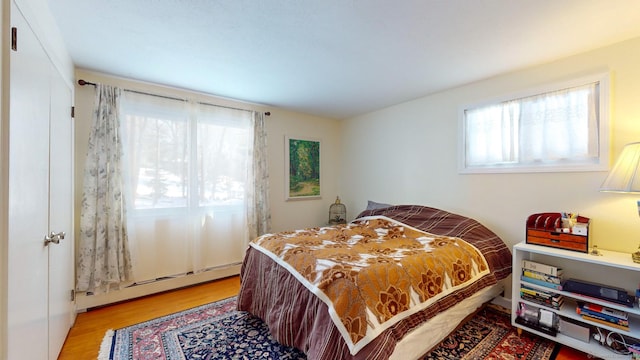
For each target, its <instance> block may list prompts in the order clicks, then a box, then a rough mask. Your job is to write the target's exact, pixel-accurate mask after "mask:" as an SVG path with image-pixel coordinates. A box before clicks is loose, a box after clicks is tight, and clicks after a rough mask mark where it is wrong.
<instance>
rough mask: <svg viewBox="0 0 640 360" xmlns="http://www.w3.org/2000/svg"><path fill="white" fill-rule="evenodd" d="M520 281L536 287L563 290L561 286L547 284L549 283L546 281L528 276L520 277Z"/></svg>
mask: <svg viewBox="0 0 640 360" xmlns="http://www.w3.org/2000/svg"><path fill="white" fill-rule="evenodd" d="M520 280H522V281H526V282H528V283H531V284H534V285H539V286H544V287H548V288H549V289H555V290H562V285H560V284H555V283H550V282H547V281H544V280H540V279H535V278H531V277H528V276H525V275H521V276H520Z"/></svg>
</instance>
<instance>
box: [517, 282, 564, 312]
mask: <svg viewBox="0 0 640 360" xmlns="http://www.w3.org/2000/svg"><path fill="white" fill-rule="evenodd" d="M520 297H521V298H522V299H523V300H527V301H530V302H533V303H535V304H538V305H544V306H547V307H551V308H554V309H559V308H560V306H562V304H563V303H564V297H563V296H562V295H558V294H555V293H552V292H547V291H543V290H538V289H534V288H530V287H527V286H526V285H522V286H521V287H520Z"/></svg>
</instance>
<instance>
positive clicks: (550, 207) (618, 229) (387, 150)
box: [341, 38, 640, 252]
mask: <svg viewBox="0 0 640 360" xmlns="http://www.w3.org/2000/svg"><path fill="white" fill-rule="evenodd" d="M496 56H500V55H499V54H496ZM639 63H640V38H638V39H634V40H630V41H626V42H623V43H619V44H616V45H613V46H610V47H606V48H602V49H599V50H596V51H592V52H589V53H585V54H580V55H576V56H573V57H570V58H567V59H563V60H561V61H557V62H553V63H550V64H545V65H541V66H537V67H534V68H530V69H524V70H521V71H517V72H513V73H509V74H505V75H501V76H497V77H494V78H491V79H486V80H484V81H479V82H476V83H473V84H469V85H466V86H462V87H459V88H455V89H452V90H449V91H444V92H440V93H437V94H433V95H429V96H425V97H423V98H420V99H416V100H414V101H410V102H407V103H403V104H398V105H396V106H392V107H389V108H386V109H383V110H380V111H376V112H373V113H369V114H366V115H362V116H358V117H355V118H352V119H349V120H346V121H344V123H343V124H342V125H343V126H342V139H343V143H342V147H343V153H344V161H343V163H342V174H341V179H342V180H341V192H342V195H343V197H344V200H345V202H346V204H347V206H348V207H350V208H352V209H355V208H363V207H364V206H365V205H366V201H367V200H368V199H371V200H377V201H381V202H389V203H394V204H421V205H427V206H432V207H437V208H442V209H445V210H448V211H451V212H455V213H459V214H462V215H466V216H470V217H473V218H475V219H477V220H479V221H480V222H482V223H484V224H485V225H486V226H487V227H489V228H490V229H492V230H493V231H495V232H496V233H497V234H498V235H499V236H501V237H502V238H503V239H504V241H505V242H506V243H507V244H508V245H510V246H512V245H513V244H516V243H518V242H521V241H523V240H524V233H525V228H524V225H525V220H526V218H527V216H528V215H530V214H533V213H536V212H545V211H571V212H578V213H580V214H582V215H584V216H587V217H590V218H591V219H592V229H591V230H592V231H591V235H590V240H591V241H592V243H594V244H597V245H598V247H599V248H602V249H610V250H617V251H623V252H633V251H635V249H636V248H637V247H638V245H639V244H640V218H639V217H638V212H637V209H636V205H635V200H637V199H638V198H639V197H637V196H632V195H624V194H610V193H600V192H599V191H598V189H599V186H600V184H601V183H602V181H603V180H604V179H605V177H606V174H607V173H606V172H572V173H527V174H477V175H461V174H458V172H457V162H456V161H457V141H458V108H459V106H461V105H464V104H467V103H470V102H471V103H473V102H477V101H481V100H485V99H490V98H493V97H496V96H500V95H504V94H508V93H512V92H518V91H521V90H526V89H528V88H531V87H536V86H538V85H541V84H545V83H549V82H555V81H560V80H563V79H569V78H572V77H579V76H581V75H587V74H590V73H596V72H598V71H602V70H607V69H608V70H610V72H611V80H612V81H611V102H610V110H611V119H610V121H611V128H610V129H611V130H610V131H611V134H610V135H611V150H610V151H611V158H612V159H615V158H617V155H618V154H619V153H620V151H621V149H622V147H623V146H624V145H625V144H627V143H629V142H633V141H640V101H639V99H640V66H638V64H639ZM452 71H455V69H452ZM351 215H355V213H354V212H352V213H351Z"/></svg>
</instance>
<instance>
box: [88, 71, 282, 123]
mask: <svg viewBox="0 0 640 360" xmlns="http://www.w3.org/2000/svg"><path fill="white" fill-rule="evenodd" d="M78 85H80V86H85V85H91V86H96V85H97V84H96V83H93V82H90V81H86V80H83V79H79V80H78ZM124 91H128V92H132V93H136V94H142V95H151V96H158V97H162V98H166V99H172V100H183V101H184V99H179V98H174V97H170V96H163V95H157V94H151V93H146V92H142V91H136V90H129V89H124ZM202 104H205V105H213V104H206V103H202ZM213 106H220V107H223V108H227V109H233V110H243V111H249V110H247V109H240V108H234V107H231V106H224V105H213ZM264 115H265V116H271V112H270V111H265V112H264Z"/></svg>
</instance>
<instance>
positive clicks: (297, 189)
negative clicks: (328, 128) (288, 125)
mask: <svg viewBox="0 0 640 360" xmlns="http://www.w3.org/2000/svg"><path fill="white" fill-rule="evenodd" d="M284 140H285V141H284V149H285V199H286V200H305V199H320V198H321V197H322V196H321V188H322V181H321V179H322V177H321V169H322V168H321V166H320V164H321V163H320V160H321V141H320V139H314V138H306V137H299V136H295V137H294V136H286V135H285V137H284Z"/></svg>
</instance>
